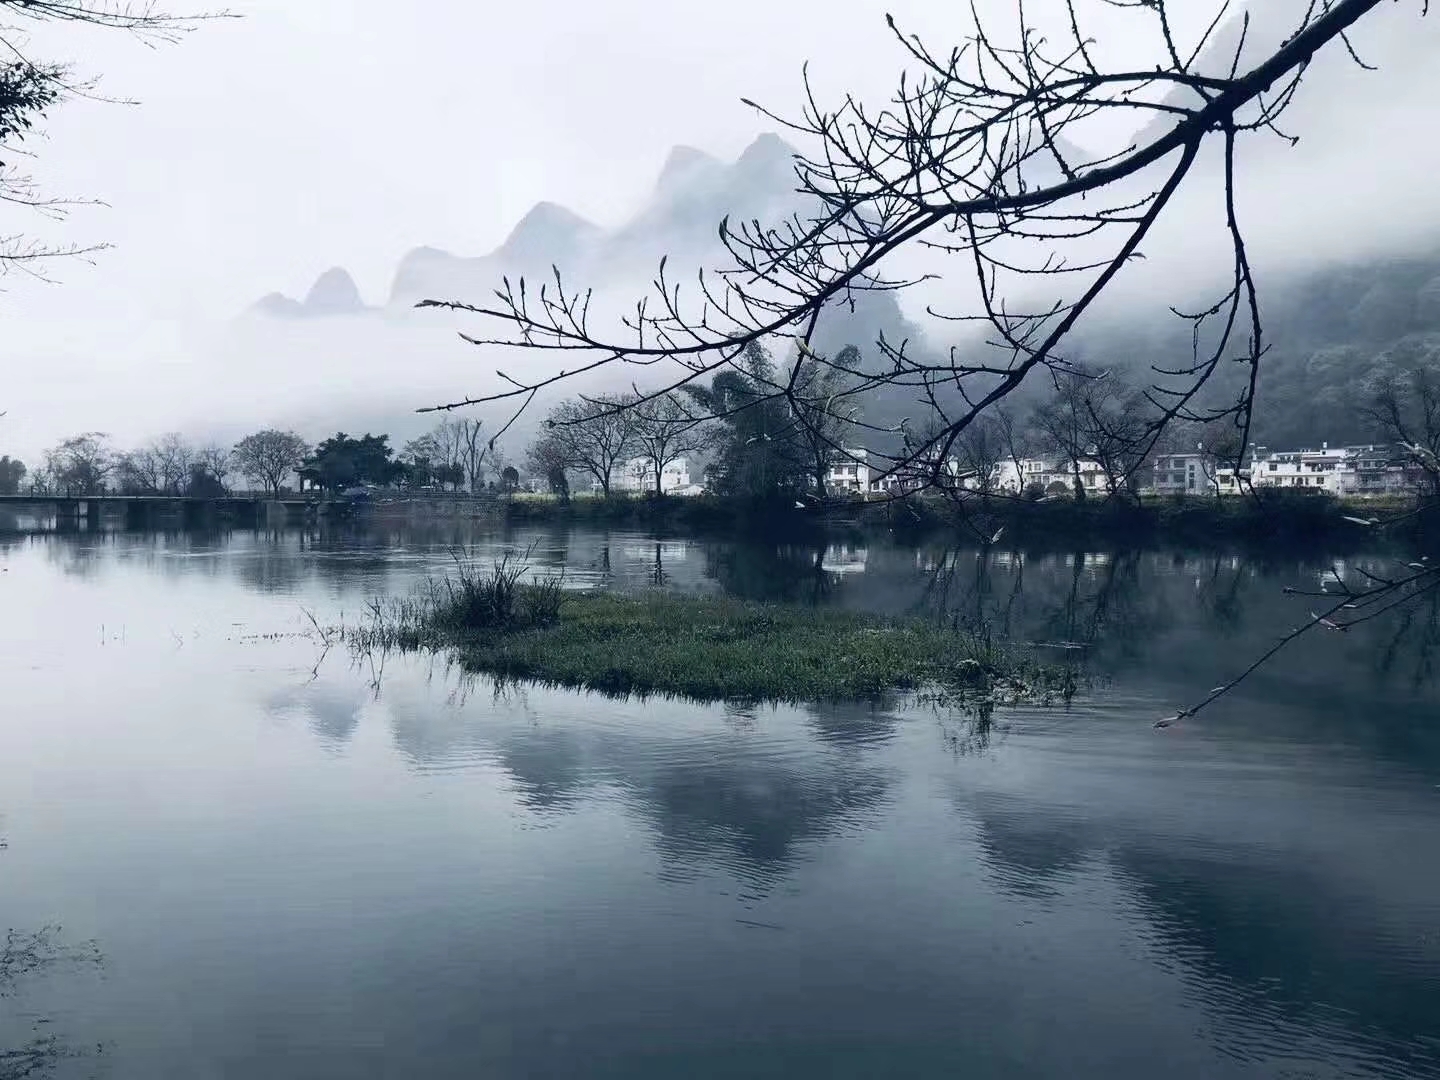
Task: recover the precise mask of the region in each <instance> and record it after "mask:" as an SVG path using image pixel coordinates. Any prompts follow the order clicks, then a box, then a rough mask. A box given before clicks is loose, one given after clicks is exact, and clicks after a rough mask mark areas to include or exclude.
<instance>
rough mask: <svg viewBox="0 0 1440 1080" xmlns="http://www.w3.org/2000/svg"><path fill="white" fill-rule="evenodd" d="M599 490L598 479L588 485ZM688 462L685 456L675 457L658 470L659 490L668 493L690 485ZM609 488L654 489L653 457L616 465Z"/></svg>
mask: <svg viewBox="0 0 1440 1080" xmlns="http://www.w3.org/2000/svg"><path fill="white" fill-rule="evenodd" d="M590 486H591V487H592V488H593V489H594V490H596V491H599V490H600V484H599V482H598V481H596V482H592V484H591V485H590ZM691 486H692V485H691V483H690V463H689V462H688V461H686V459H685V458H683V457H682V458H676V459H675V460H674V461H672V462H670V463H669V464H668V465H666V466H665V467H664V468H663V469H661V470H660V491H661V493H662V494H665V495H670V494H674V493H675V492H677V491H679V490H680V489H681V488H689V487H691ZM610 490H611V491H612V492H616V493H622V492H623V493H629V494H635V493H644V492H650V491H654V490H655V461H654V459H653V458H648V457H636V458H631V459H630V460H629V461H627V462H625V463H624V464H623V465H617V466H615V468H614V469H612V470H611V472H610Z"/></svg>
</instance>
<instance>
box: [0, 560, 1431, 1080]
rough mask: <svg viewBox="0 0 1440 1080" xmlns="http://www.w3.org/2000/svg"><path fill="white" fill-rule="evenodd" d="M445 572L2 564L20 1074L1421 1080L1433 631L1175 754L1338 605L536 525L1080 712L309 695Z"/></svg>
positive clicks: (443, 679) (384, 689)
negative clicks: (345, 639)
mask: <svg viewBox="0 0 1440 1080" xmlns="http://www.w3.org/2000/svg"><path fill="white" fill-rule="evenodd" d="M453 539H454V538H453V537H448V536H436V535H424V534H405V533H403V532H401V533H397V534H395V535H370V536H351V537H336V538H329V539H326V538H321V537H314V536H303V535H300V534H297V533H289V534H279V535H263V534H262V535H255V534H235V535H232V536H227V537H222V538H210V539H201V538H185V537H170V538H164V537H151V536H95V537H85V536H78V537H68V538H67V537H31V538H14V539H12V540H3V539H0V840H3V841H4V842H5V844H6V847H5V849H4V850H0V928H3V927H13V928H15V929H14V930H13V931H12V932H11V937H10V944H9V946H8V947H7V950H6V953H5V960H4V961H3V962H0V1078H9V1077H18V1076H24V1075H36V1076H55V1077H86V1076H103V1077H116V1078H145V1080H155V1078H170V1077H175V1078H182V1077H183V1078H186V1080H190V1078H209V1077H226V1078H230V1077H247V1078H248V1077H267V1078H268V1077H276V1078H289V1077H297V1078H298V1077H307V1078H309V1077H326V1078H328V1077H335V1078H342V1077H344V1078H353V1077H370V1076H377V1077H380V1076H383V1077H480V1076H484V1077H547V1076H554V1077H590V1076H602V1077H608V1076H615V1077H620V1076H624V1077H673V1076H687V1077H769V1076H774V1077H781V1076H783V1077H811V1076H815V1077H872V1076H873V1077H896V1076H923V1077H929V1076H966V1077H988V1076H997V1077H999V1076H1004V1077H1015V1076H1045V1077H1048V1076H1056V1077H1082V1078H1088V1077H1107V1078H1112V1077H1155V1076H1166V1077H1170V1078H1188V1077H1207V1078H1208V1077H1222V1078H1223V1077H1340V1076H1345V1077H1349V1076H1362V1077H1368V1076H1375V1077H1429V1076H1440V859H1437V853H1440V688H1437V684H1436V683H1435V681H1434V678H1433V674H1434V673H1433V671H1432V666H1431V657H1430V650H1431V648H1432V647H1436V646H1437V645H1440V630H1437V626H1440V620H1437V618H1436V613H1435V612H1434V611H1433V610H1427V611H1420V612H1416V613H1414V614H1412V616H1411V617H1410V618H1411V621H1410V624H1409V625H1408V626H1406V627H1405V632H1404V633H1397V632H1396V631H1397V624H1395V623H1389V624H1385V625H1377V626H1376V627H1373V628H1370V629H1369V630H1368V631H1367V632H1364V633H1361V632H1359V631H1357V632H1355V633H1353V634H1350V635H1328V636H1326V637H1324V638H1320V637H1316V638H1315V639H1314V640H1309V641H1305V642H1303V643H1302V644H1301V645H1299V646H1297V647H1296V648H1295V649H1294V650H1293V651H1290V652H1287V653H1286V654H1284V655H1283V657H1282V658H1281V659H1280V660H1279V661H1278V662H1277V663H1276V664H1275V665H1274V666H1273V667H1272V668H1270V669H1268V670H1267V671H1266V672H1265V673H1264V674H1263V675H1262V676H1261V677H1259V678H1257V679H1256V680H1255V681H1253V682H1252V683H1248V684H1246V686H1245V688H1244V689H1243V691H1242V692H1240V693H1237V694H1236V695H1235V696H1234V697H1233V698H1231V699H1227V700H1226V701H1225V702H1224V703H1222V704H1220V705H1218V706H1217V707H1216V708H1215V709H1214V710H1213V711H1210V712H1207V713H1206V714H1205V715H1204V717H1203V719H1202V720H1198V721H1196V722H1194V723H1189V724H1185V725H1181V726H1179V727H1177V728H1175V729H1172V730H1169V731H1156V730H1155V729H1153V728H1152V726H1151V725H1152V723H1153V721H1154V720H1156V719H1157V718H1159V717H1160V716H1162V715H1165V714H1166V713H1167V712H1173V711H1174V710H1175V708H1176V707H1177V706H1179V705H1183V704H1187V703H1189V702H1191V701H1193V700H1194V699H1196V698H1197V697H1199V696H1203V695H1204V693H1205V692H1206V691H1207V690H1208V689H1209V688H1210V687H1211V686H1213V685H1214V684H1215V683H1217V682H1219V681H1220V680H1221V677H1223V676H1227V675H1229V674H1233V672H1234V671H1235V670H1237V667H1243V666H1244V664H1245V663H1246V662H1248V659H1249V658H1250V657H1252V656H1253V655H1254V654H1255V650H1256V648H1257V646H1258V647H1262V648H1263V647H1264V645H1265V644H1267V643H1268V642H1269V641H1271V640H1273V639H1274V637H1275V635H1276V634H1277V633H1279V632H1283V631H1284V630H1286V629H1288V628H1289V626H1291V625H1293V624H1294V622H1295V620H1296V619H1297V618H1304V617H1305V612H1306V606H1305V605H1306V604H1307V601H1305V600H1304V599H1295V598H1286V597H1284V596H1283V595H1282V593H1281V589H1282V587H1283V586H1284V585H1287V584H1298V585H1302V586H1308V587H1313V586H1314V585H1316V584H1317V583H1318V582H1319V580H1320V579H1321V575H1323V573H1324V572H1325V571H1326V569H1327V567H1329V566H1331V565H1332V563H1331V562H1330V561H1328V560H1315V559H1288V560H1287V559H1277V560H1273V561H1269V562H1256V561H1254V560H1246V559H1241V558H1233V557H1230V556H1215V555H1197V554H1187V553H1180V552H1162V553H1156V552H1150V553H1141V554H1121V553H1094V552H1090V553H1072V554H1064V553H1061V554H1050V555H1039V554H1031V555H1028V556H1022V555H1019V554H1017V553H1013V552H995V553H991V554H990V555H989V556H987V557H984V558H981V557H979V556H978V555H976V553H974V552H963V551H962V552H958V553H957V552H947V551H943V550H940V549H924V550H918V551H917V550H912V549H904V548H900V547H893V546H889V545H884V544H879V545H872V546H869V547H864V546H860V545H857V544H850V545H841V544H837V545H834V546H831V547H828V548H825V547H821V548H818V549H803V548H776V547H774V546H753V547H737V546H734V545H725V544H720V543H715V544H708V543H705V542H697V541H693V540H692V541H655V540H653V539H650V538H647V537H644V536H639V535H618V534H617V535H610V536H606V535H602V534H599V533H585V532H568V533H565V532H560V533H556V532H551V533H544V532H537V533H532V534H523V533H522V534H512V535H510V536H506V537H489V538H480V542H481V544H482V545H488V547H490V548H494V549H496V550H498V549H499V548H500V547H502V546H503V545H505V544H514V545H519V546H522V547H523V546H527V545H529V544H531V543H532V542H533V543H534V544H535V548H534V552H533V554H532V558H533V559H534V560H536V562H537V564H539V565H548V566H559V565H564V566H565V567H567V580H568V581H569V583H570V584H571V585H573V586H575V587H611V586H630V587H639V586H642V585H645V584H647V583H653V582H654V581H656V580H657V579H658V580H659V581H660V582H661V583H662V584H664V585H666V586H667V587H671V588H678V589H691V590H725V591H729V592H734V593H739V594H746V595H760V596H767V597H775V596H785V597H787V598H788V599H792V600H796V601H801V602H813V603H822V604H848V605H854V606H860V607H868V608H873V609H877V610H894V611H913V612H917V613H928V614H930V615H932V616H934V617H936V618H944V619H947V620H951V621H957V622H961V623H963V624H966V625H969V626H972V627H975V628H988V629H989V630H990V631H991V632H992V633H995V634H997V635H999V634H1004V635H1006V636H1010V637H1013V638H1016V639H1019V640H1023V641H1031V642H1036V643H1040V644H1041V645H1042V646H1044V647H1046V649H1047V651H1048V652H1049V653H1050V654H1051V655H1065V656H1071V657H1075V658H1082V657H1083V658H1084V663H1085V665H1086V667H1087V670H1088V671H1090V672H1091V673H1092V674H1093V675H1095V676H1096V681H1097V685H1096V688H1095V689H1094V690H1093V691H1091V692H1089V693H1088V694H1087V695H1086V696H1085V697H1084V699H1083V700H1081V701H1078V702H1077V703H1075V704H1074V705H1072V706H1071V707H1070V708H1068V709H1067V708H1062V707H1055V708H1025V709H1011V710H1008V711H1003V712H1002V713H1001V714H999V715H997V717H996V718H995V722H994V724H993V725H991V726H986V725H981V724H978V723H977V722H976V721H975V719H974V718H973V717H967V716H964V715H960V714H951V713H945V712H935V711H933V710H926V709H917V708H913V707H906V706H905V704H904V703H900V702H897V703H891V704H888V705H887V704H883V703H882V704H879V705H876V706H873V707H872V706H845V707H835V706H823V707H812V708H806V709H793V708H771V707H758V708H757V707H750V706H742V705H730V706H724V705H716V706H699V705H694V704H687V703H680V702H664V701H650V702H639V701H613V700H607V699H604V698H601V697H597V696H593V695H581V694H575V693H566V692H556V691H547V690H541V689H535V688H531V689H516V688H510V689H505V690H498V691H497V689H496V688H495V687H494V686H493V685H491V684H489V683H488V682H487V681H485V680H464V679H462V678H460V677H459V676H457V675H456V674H455V673H454V672H452V671H449V670H447V668H446V666H445V665H444V664H443V663H442V662H437V661H427V660H421V659H397V658H390V659H389V660H387V661H385V662H384V663H383V664H382V663H379V662H376V663H374V664H371V663H361V664H356V663H353V662H352V661H351V659H350V658H349V657H348V656H346V655H343V654H341V653H340V652H338V651H331V652H330V653H329V654H326V653H325V651H324V649H323V647H322V646H321V644H320V643H319V642H318V641H317V640H316V638H315V635H314V634H313V632H312V627H311V622H310V619H311V617H312V616H313V617H314V618H315V619H316V620H318V621H319V622H320V623H322V624H323V623H327V622H333V621H334V620H336V619H339V618H341V617H347V616H348V617H354V616H355V615H356V614H358V613H359V612H360V611H361V610H362V609H363V606H364V603H365V601H366V600H367V599H368V598H370V597H372V596H375V595H377V594H384V593H395V592H402V591H404V590H406V589H408V588H411V587H413V586H414V585H415V584H416V583H417V582H418V581H420V580H421V579H422V578H424V577H425V576H426V575H427V574H433V573H437V572H442V571H443V570H444V567H445V565H446V563H447V562H448V560H449V555H448V554H447V547H448V545H449V543H451V542H452V541H453ZM471 539H474V538H471ZM1339 569H1340V571H1341V572H1342V573H1349V572H1352V571H1353V567H1352V566H1349V565H1345V564H1341V565H1340V566H1339ZM1059 644H1067V645H1070V646H1072V647H1071V648H1067V649H1056V648H1053V646H1056V645H1059ZM837 662H843V661H842V660H840V659H839V658H837ZM32 1066H33V1071H32V1072H30V1073H27V1072H26V1071H25V1070H26V1069H29V1068H31V1067H32Z"/></svg>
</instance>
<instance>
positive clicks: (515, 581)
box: [341, 555, 1076, 702]
mask: <svg viewBox="0 0 1440 1080" xmlns="http://www.w3.org/2000/svg"><path fill="white" fill-rule="evenodd" d="M456 564H457V565H456V572H455V574H454V576H453V577H451V578H449V579H446V580H444V581H431V582H429V583H428V584H427V586H426V587H425V588H423V589H422V590H420V591H418V592H417V593H415V594H414V595H412V596H409V597H404V598H397V599H391V600H389V601H378V600H377V601H375V602H373V603H372V605H371V612H370V618H369V619H368V621H366V622H365V623H363V624H360V625H357V626H353V627H346V628H344V629H343V630H342V631H341V634H342V635H343V637H344V639H345V641H346V643H347V645H348V646H349V647H350V648H351V649H352V650H353V651H355V652H357V653H358V654H371V655H373V654H375V653H376V652H382V653H383V652H385V651H388V650H397V651H401V652H416V651H430V652H443V653H448V654H450V655H452V656H453V657H454V658H455V659H456V660H457V661H458V663H459V664H460V666H461V667H462V668H464V669H465V670H467V671H471V672H477V673H478V672H483V673H486V674H489V675H492V676H495V677H496V678H499V679H507V680H508V679H513V680H528V681H535V682H539V683H542V684H546V685H554V686H565V687H572V688H578V689H584V690H593V691H598V692H600V693H604V694H610V695H629V694H637V695H642V696H643V695H651V694H659V695H669V696H676V697H685V698H691V699H694V700H698V701H716V700H723V699H744V700H756V701H758V700H764V701H780V702H806V701H836V700H873V699H876V698H879V697H881V696H882V695H884V694H887V693H891V692H896V691H908V692H914V693H918V694H922V695H925V696H928V697H930V698H932V699H934V700H960V699H964V700H969V701H998V700H1008V701H1014V700H1022V699H1023V700H1031V699H1034V700H1043V699H1049V698H1052V697H1065V698H1068V697H1069V696H1071V695H1073V694H1074V692H1075V689H1076V682H1075V675H1074V673H1073V671H1069V670H1065V669H1059V668H1050V667H1047V666H1044V665H1041V664H1039V663H1037V662H1035V661H1034V660H1033V659H1031V658H1030V657H1028V656H1027V655H1025V654H1024V653H1022V652H1021V651H1020V650H1018V649H1012V648H1007V647H1004V646H1001V645H998V644H996V643H995V642H993V641H991V640H990V639H989V637H988V636H987V635H985V634H983V633H981V634H977V633H972V632H969V631H966V630H964V629H962V628H960V627H959V626H958V625H955V624H949V625H945V624H936V623H929V622H920V621H916V620H901V619H889V618H882V617H879V616H875V615H868V614H862V613H858V612H850V611H838V610H831V609H824V608H812V607H803V606H800V605H779V604H755V603H748V602H744V601H740V600H735V599H731V598H727V597H720V596H708V595H707V596H697V595H677V594H674V593H667V592H663V591H661V590H658V589H657V590H651V591H646V592H643V593H639V594H633V595H631V594H618V593H612V592H606V591H597V592H579V591H575V590H566V589H565V588H564V587H563V581H562V580H561V578H559V577H552V578H548V579H545V580H541V581H538V582H533V583H527V582H525V581H523V580H522V579H524V578H525V577H526V575H527V574H528V572H529V567H528V565H527V564H526V563H525V562H524V560H523V559H520V558H516V557H513V556H511V555H506V556H504V557H502V558H501V559H500V560H499V561H498V562H496V563H495V564H494V565H493V566H492V567H491V568H489V569H488V570H485V569H481V568H479V567H477V566H476V565H475V564H474V563H472V562H467V561H466V560H464V559H460V558H457V560H456Z"/></svg>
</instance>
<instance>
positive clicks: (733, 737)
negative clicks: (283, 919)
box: [386, 687, 895, 891]
mask: <svg viewBox="0 0 1440 1080" xmlns="http://www.w3.org/2000/svg"><path fill="white" fill-rule="evenodd" d="M512 693H513V692H512ZM516 696H518V698H521V699H523V700H524V701H525V706H524V708H523V709H522V710H520V711H521V712H522V713H524V714H525V715H526V716H528V717H529V718H531V720H530V722H528V723H523V724H518V725H517V724H515V723H514V722H513V713H512V712H510V711H509V710H508V709H507V710H495V709H493V708H491V707H490V706H491V700H490V699H489V697H488V695H487V694H486V693H484V692H483V691H480V690H478V689H477V690H476V691H472V692H471V693H468V694H466V695H464V701H463V703H461V704H453V703H452V704H451V705H449V706H442V705H439V704H438V703H427V702H426V701H424V700H418V699H417V698H415V697H412V696H409V695H402V692H401V691H400V689H399V688H397V687H391V688H390V692H389V693H387V697H386V703H387V706H388V708H389V710H390V716H391V732H392V735H393V737H394V739H395V742H396V745H397V746H398V747H399V749H400V750H401V751H402V753H404V754H405V756H406V757H407V759H409V760H410V761H411V762H412V763H413V765H414V766H415V767H416V768H417V769H420V770H423V771H430V772H443V771H446V770H450V769H461V768H466V767H470V766H473V765H474V764H476V763H477V762H493V763H495V764H498V765H499V766H500V767H501V768H502V769H503V770H504V771H505V773H506V774H507V775H508V777H509V778H510V780H511V783H512V784H513V787H514V792H515V797H516V799H517V801H518V802H519V804H520V805H521V806H523V807H524V808H525V809H527V810H529V811H532V812H535V813H538V814H540V815H542V816H543V815H551V814H565V813H571V812H574V811H575V810H577V809H578V808H579V807H580V806H581V805H582V804H583V803H584V802H585V801H586V800H592V799H599V800H607V801H616V802H618V803H619V804H621V805H623V806H624V807H625V808H626V809H627V810H629V811H632V812H635V813H638V814H639V815H640V816H641V817H642V818H643V819H644V820H646V821H647V822H649V824H650V826H651V827H652V828H653V830H654V835H655V845H656V850H657V852H658V853H659V855H660V857H661V861H662V864H663V870H662V876H664V877H665V878H666V879H668V880H685V879H689V878H692V877H694V876H696V875H699V874H702V873H705V872H707V871H710V870H715V869H718V870H723V871H728V872H730V873H732V874H734V876H735V877H736V878H737V879H738V880H741V881H743V882H745V883H746V884H747V886H748V887H750V888H752V889H756V890H760V891H764V890H768V889H770V888H773V887H774V885H775V884H776V883H777V882H778V881H779V880H781V879H782V878H784V877H785V876H786V875H787V874H788V873H790V871H791V870H792V869H793V868H794V866H795V865H796V864H797V863H798V862H800V861H801V860H802V859H803V858H804V856H803V848H804V846H805V845H806V844H807V843H810V842H813V841H817V840H821V839H824V838H826V837H828V836H832V835H835V834H836V833H838V832H841V831H843V830H845V829H849V828H852V827H855V826H857V825H862V824H863V823H864V822H865V821H867V820H869V818H870V817H871V816H872V815H873V814H874V813H875V812H877V811H878V809H879V808H880V807H882V806H883V805H884V803H885V800H886V798H887V794H888V791H889V789H890V786H891V783H892V779H893V778H892V776H891V774H890V773H889V771H888V770H886V769H885V768H884V767H882V766H880V765H878V764H875V763H872V762H871V761H870V760H869V759H868V757H867V756H866V754H865V753H864V751H865V749H866V748H867V747H872V746H875V745H878V744H881V743H883V742H884V741H885V740H886V739H888V738H889V737H890V735H891V733H892V731H893V725H894V723H895V721H894V719H893V718H891V717H887V716H886V715H885V714H884V713H883V711H880V710H871V709H867V708H850V707H839V706H823V707H816V708H813V709H810V710H807V712H806V714H805V718H806V724H807V725H808V726H809V728H810V729H811V730H812V731H813V732H814V734H815V736H816V743H815V744H812V745H811V746H810V747H806V746H805V744H804V743H803V742H802V743H799V744H797V743H796V742H795V740H793V739H785V740H783V741H779V742H777V741H776V740H775V739H772V738H768V737H767V736H766V729H767V728H771V727H774V726H777V725H779V726H786V730H788V725H789V724H790V723H792V721H791V720H789V719H788V717H789V715H790V711H789V710H778V711H777V712H776V713H771V712H770V710H768V709H767V710H765V711H764V712H765V715H762V716H756V715H755V714H754V712H753V711H752V710H748V709H739V710H738V711H737V710H736V709H733V708H730V709H727V708H724V707H717V706H699V705H691V704H685V703H676V702H672V703H667V704H664V705H659V706H657V705H656V704H655V703H653V702H652V703H650V704H648V705H640V704H638V703H635V702H628V703H627V702H617V701H612V700H608V699H604V698H601V697H598V696H595V695H586V696H583V697H582V696H581V695H567V694H564V693H563V692H551V691H534V692H533V693H531V692H526V691H520V692H518V695H515V696H512V697H511V698H510V699H509V701H508V704H509V705H510V706H511V707H512V708H513V707H514V705H515V704H516V700H515V697H516ZM577 705H578V706H581V707H583V709H584V711H585V719H581V718H580V717H579V716H573V717H572V715H570V714H573V712H574V711H575V709H576V707H577ZM557 706H561V707H563V710H564V711H561V712H560V713H559V714H558V715H547V714H551V713H554V712H555V711H556V707H557ZM667 714H673V718H671V717H669V716H667ZM539 715H546V718H545V719H543V720H542V719H539V718H538V717H539ZM507 717H508V718H509V719H507ZM707 721H708V723H707ZM697 723H700V724H702V725H703V726H702V727H701V728H700V730H699V731H698V732H697V731H696V730H695V725H696V724H697ZM497 724H498V725H499V726H498V728H497V727H496V726H495V725H497ZM671 724H674V725H675V726H676V727H678V728H679V729H680V730H679V731H676V732H670V731H667V728H669V726H670V725H671ZM827 746H828V747H833V748H834V749H826V747H827ZM857 751H859V753H858V754H857Z"/></svg>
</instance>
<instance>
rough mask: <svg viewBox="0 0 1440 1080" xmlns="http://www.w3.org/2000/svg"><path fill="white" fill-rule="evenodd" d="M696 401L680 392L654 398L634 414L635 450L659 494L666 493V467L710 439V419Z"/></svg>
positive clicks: (632, 428)
mask: <svg viewBox="0 0 1440 1080" xmlns="http://www.w3.org/2000/svg"><path fill="white" fill-rule="evenodd" d="M694 406H695V403H694V402H692V401H690V400H688V399H686V398H685V397H683V396H682V395H680V394H679V393H671V394H664V395H662V396H660V397H657V398H650V399H649V400H647V401H645V402H644V403H643V404H641V405H640V406H638V407H637V408H636V409H635V410H634V412H632V413H630V416H631V419H632V420H633V424H632V425H631V431H632V438H633V442H634V446H635V449H636V450H637V451H638V453H639V455H640V457H641V458H643V459H644V464H645V467H646V469H647V470H648V471H649V473H650V476H651V477H652V478H653V479H654V481H655V495H656V497H657V498H658V497H659V496H661V495H663V494H664V493H665V492H664V485H663V478H664V475H665V470H666V469H667V468H668V467H669V466H670V465H672V464H673V463H674V462H676V461H678V460H679V459H680V458H682V457H684V456H685V455H686V454H693V453H695V451H697V450H701V449H704V448H705V447H706V446H707V445H708V444H709V441H710V433H709V430H708V428H707V425H706V420H707V419H708V418H707V417H706V416H705V414H704V413H703V412H702V411H701V410H700V409H699V408H697V407H694Z"/></svg>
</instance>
